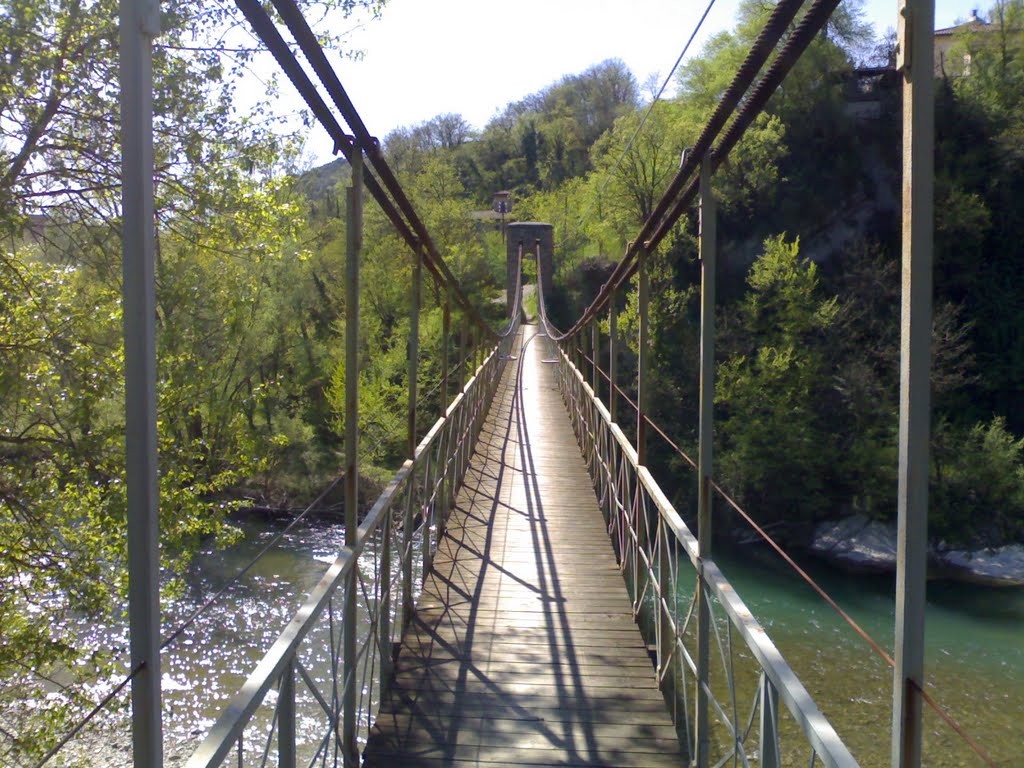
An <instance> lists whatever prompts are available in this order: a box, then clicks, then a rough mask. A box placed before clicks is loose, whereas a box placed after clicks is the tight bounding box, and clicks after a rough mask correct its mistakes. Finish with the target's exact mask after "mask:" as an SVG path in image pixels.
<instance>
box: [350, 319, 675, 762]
mask: <svg viewBox="0 0 1024 768" xmlns="http://www.w3.org/2000/svg"><path fill="white" fill-rule="evenodd" d="M523 333H524V336H525V338H526V340H527V343H526V346H525V349H524V348H523V347H522V345H519V346H518V347H517V349H518V350H519V352H518V353H519V354H520V355H521V359H520V360H513V361H510V362H509V364H508V365H507V367H506V370H505V374H504V378H503V381H502V382H501V386H500V387H499V389H498V392H497V395H496V397H495V400H494V403H493V404H492V406H491V411H490V414H489V415H488V419H487V422H486V425H485V427H484V430H483V432H482V434H481V438H480V441H479V443H478V445H477V452H476V455H475V456H474V458H473V461H472V464H471V467H470V469H469V472H468V473H467V476H466V481H465V485H464V486H463V488H462V490H461V492H460V494H459V495H458V497H457V499H456V503H455V508H454V510H453V511H452V513H451V516H450V518H449V525H448V529H447V531H446V534H445V536H444V538H443V540H442V541H441V544H440V546H439V548H438V551H437V554H436V558H435V562H434V569H433V571H432V573H431V574H430V576H429V577H428V579H427V581H426V584H425V587H424V591H423V594H422V595H421V596H420V599H419V601H418V604H417V610H416V614H415V617H414V619H413V621H412V623H411V625H410V627H409V629H408V630H407V632H406V634H405V637H404V638H403V642H402V648H401V652H400V655H399V657H398V660H397V664H396V672H395V679H394V681H393V683H392V685H391V687H390V691H389V693H388V695H387V696H386V697H385V699H384V701H383V703H382V706H381V710H380V714H379V716H378V718H377V722H376V725H375V726H374V727H373V729H372V730H371V733H370V738H369V744H368V745H367V748H366V750H365V752H364V765H367V766H396V767H397V766H423V767H425V768H430V767H431V766H442V765H443V766H453V767H454V768H460V767H462V766H466V767H468V766H486V768H506V766H507V767H509V768H510V767H511V766H522V765H529V766H534V767H535V768H536V767H537V766H549V765H550V766H553V765H559V766H567V765H568V766H584V765H586V766H618V767H622V768H625V767H626V766H650V767H651V768H654V767H655V766H669V765H671V766H679V765H682V764H683V760H682V757H681V754H680V748H679V744H678V741H677V739H676V734H675V729H674V727H673V725H672V723H671V720H670V718H669V715H668V713H667V711H666V708H665V704H664V701H663V699H662V696H661V693H660V692H659V691H658V689H657V686H656V683H655V679H654V669H653V666H652V664H651V661H650V657H649V656H648V653H647V650H646V647H645V645H644V642H643V640H642V638H641V636H640V632H639V630H638V629H637V627H636V624H635V623H634V621H633V615H632V610H631V606H630V601H629V598H628V597H627V593H626V588H625V584H624V582H623V578H622V575H621V573H620V571H619V569H618V566H617V564H616V561H615V556H614V553H613V551H612V547H611V544H610V541H609V538H608V535H607V533H606V532H605V526H604V520H603V518H602V515H601V511H600V509H599V507H598V503H597V499H596V497H595V495H594V490H593V486H592V484H591V482H590V479H589V477H588V475H587V471H586V468H585V466H584V463H583V459H582V457H581V455H580V451H579V448H578V447H577V444H576V439H575V437H574V435H573V432H572V427H571V425H570V423H569V418H568V416H567V414H566V411H565V407H564V406H563V404H562V401H561V397H560V395H559V392H558V386H557V381H556V375H557V370H556V367H555V366H554V365H550V364H545V363H544V362H543V357H544V355H545V354H548V353H549V349H548V342H547V340H546V339H545V338H544V337H538V338H535V339H534V340H533V341H532V342H531V341H530V339H531V338H532V337H534V336H535V335H536V334H537V333H538V330H537V328H536V327H534V326H525V327H524V329H523Z"/></svg>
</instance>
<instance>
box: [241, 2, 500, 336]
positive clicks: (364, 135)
mask: <svg viewBox="0 0 1024 768" xmlns="http://www.w3.org/2000/svg"><path fill="white" fill-rule="evenodd" d="M237 1H238V2H246V3H253V2H254V0H237ZM272 2H273V5H274V8H276V9H277V12H278V13H279V14H280V15H281V18H282V20H283V21H284V23H285V25H286V26H287V27H288V30H289V31H290V32H291V34H292V36H293V37H294V38H295V41H296V42H297V43H298V44H299V47H300V48H301V49H302V52H303V54H304V55H305V57H306V60H307V61H308V62H309V64H310V66H311V67H312V68H313V71H314V72H315V73H316V75H317V77H318V78H319V79H320V82H321V83H323V86H324V88H325V89H326V90H327V93H328V95H329V96H330V97H331V100H332V101H333V102H334V104H335V106H336V107H337V108H338V111H339V112H341V115H342V117H344V118H345V122H347V123H348V125H349V127H350V128H351V129H352V132H353V133H354V134H355V143H356V144H357V145H358V146H360V147H362V148H364V149H365V150H366V155H367V158H368V159H369V161H370V165H371V166H372V167H373V169H374V170H375V171H376V172H377V174H378V175H379V176H380V180H381V183H382V184H383V185H384V188H385V189H386V190H387V192H389V193H390V195H391V197H392V198H393V200H394V203H395V205H397V207H398V210H399V211H401V213H402V215H403V216H404V217H405V221H406V222H408V225H409V227H410V228H411V229H412V231H413V232H414V233H415V239H416V242H418V243H421V244H422V245H423V248H424V250H425V251H426V253H425V256H426V258H425V259H424V262H425V263H426V264H428V265H429V267H430V268H431V270H432V271H433V272H435V274H438V275H439V276H440V277H441V278H442V279H443V281H444V282H445V283H446V284H447V285H450V286H452V289H453V294H454V296H455V300H456V303H457V304H459V305H460V306H461V307H462V308H463V310H464V311H465V312H467V313H468V314H469V315H470V317H471V318H472V320H473V322H474V323H475V324H476V325H478V326H479V327H480V328H481V329H482V330H484V331H485V332H487V333H490V334H491V335H492V336H497V335H498V334H496V333H495V332H494V331H493V329H491V328H490V326H489V325H487V323H486V322H485V321H484V319H483V318H482V317H481V316H480V313H479V312H478V311H477V310H476V308H475V307H473V305H472V304H471V303H470V302H469V299H467V298H466V296H465V294H464V293H463V292H462V289H461V287H460V286H459V284H458V281H457V280H456V279H455V276H454V275H453V274H452V273H451V270H449V268H448V265H447V264H446V263H445V261H444V259H443V258H442V256H441V253H440V251H438V249H437V246H436V245H435V244H434V241H433V239H432V238H431V237H430V233H429V232H428V231H427V228H426V226H425V225H424V224H423V221H422V220H421V219H420V217H419V215H418V214H417V213H416V209H415V208H414V206H413V204H412V202H410V200H409V197H408V195H406V194H405V190H404V189H403V188H402V185H401V183H399V181H398V179H397V178H396V177H395V174H394V172H393V171H392V170H391V167H390V166H389V165H388V163H387V160H385V158H384V156H383V154H382V153H381V151H380V145H379V142H378V141H377V140H376V139H375V138H374V137H373V136H371V135H370V132H369V131H368V130H367V128H366V125H365V124H364V123H363V119H362V117H361V116H360V115H359V112H358V110H356V108H355V106H354V105H353V104H352V100H351V99H350V98H349V97H348V94H347V93H346V92H345V88H344V86H342V84H341V80H340V79H339V78H338V75H337V73H336V72H335V71H334V68H333V67H332V66H331V64H330V62H329V61H328V60H327V56H326V54H325V53H324V50H323V47H322V46H321V45H320V41H319V40H317V38H316V35H315V34H314V33H313V30H312V29H310V27H309V24H308V23H307V22H306V19H305V17H304V16H303V15H302V11H301V10H300V9H299V7H298V5H297V4H296V3H295V2H294V0H272ZM257 5H258V4H257ZM260 11H261V12H262V13H263V15H264V16H266V23H270V24H271V25H273V22H272V21H271V20H270V17H269V16H267V15H266V12H265V11H263V10H262V6H260ZM275 31H276V30H275ZM261 37H262V35H261ZM288 54H289V56H291V57H292V59H293V61H294V56H293V55H292V54H291V51H290V50H289V51H288Z"/></svg>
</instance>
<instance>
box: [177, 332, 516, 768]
mask: <svg viewBox="0 0 1024 768" xmlns="http://www.w3.org/2000/svg"><path fill="white" fill-rule="evenodd" d="M514 325H517V324H514ZM509 337H511V338H514V333H512V334H509ZM511 343H512V342H511V341H508V342H506V344H511ZM501 346H504V345H499V347H496V348H494V349H493V350H492V352H491V354H490V355H489V356H488V357H487V358H486V359H485V360H484V362H483V364H482V365H481V366H480V367H479V368H478V369H477V371H476V374H475V375H474V376H473V377H472V378H471V379H470V380H469V382H468V383H467V384H466V386H465V387H464V389H463V391H462V392H461V393H460V394H459V395H458V396H457V397H456V398H455V400H454V401H453V402H452V404H451V405H450V406H449V407H448V409H447V411H446V413H445V415H444V416H443V417H441V418H440V419H438V421H437V422H436V423H435V424H434V426H433V427H432V428H431V430H430V431H429V432H428V433H427V435H426V436H425V437H424V438H423V439H422V440H421V441H420V443H419V446H418V447H417V448H416V451H415V456H414V458H412V459H409V460H407V461H406V462H405V463H404V464H403V466H402V467H401V469H399V470H398V472H397V473H396V474H395V475H394V477H393V478H392V480H391V482H390V483H389V484H388V486H387V487H386V488H385V490H384V492H383V493H382V494H381V496H380V497H379V498H378V499H377V501H376V503H375V504H374V505H373V507H372V508H371V509H370V511H369V512H368V514H367V516H366V518H365V519H364V520H363V522H362V523H361V524H360V526H359V529H358V537H357V541H356V543H355V544H354V545H352V546H346V547H345V548H344V549H343V550H342V551H341V553H340V554H339V555H338V557H337V559H336V560H335V561H334V563H333V564H332V565H331V566H330V568H329V569H328V570H327V572H326V573H325V574H324V576H323V578H322V579H321V580H320V582H319V584H317V586H316V587H315V588H314V589H313V591H312V592H311V593H310V595H309V597H308V598H307V599H306V601H305V603H304V604H303V606H302V607H301V608H300V609H299V611H298V612H297V613H296V615H295V617H294V618H293V619H292V621H291V622H290V623H289V625H288V626H287V627H286V629H285V630H284V632H282V633H281V635H280V636H279V637H278V639H277V640H276V641H275V643H274V644H273V646H272V647H271V649H270V650H269V651H268V652H267V653H266V655H265V656H264V657H263V659H262V660H261V661H260V662H259V664H258V665H257V666H256V668H255V669H254V670H253V672H252V673H251V674H250V675H249V677H248V679H247V680H246V682H245V684H244V685H243V686H242V688H241V690H240V691H239V692H238V694H237V695H236V696H235V697H234V699H233V700H232V701H231V702H230V703H229V705H228V706H227V708H226V709H225V710H224V712H223V714H222V715H221V716H220V718H219V719H218V720H217V723H216V724H215V725H214V727H213V728H212V729H211V731H210V732H209V734H208V735H207V736H206V738H205V740H204V741H203V742H202V744H201V745H200V746H199V748H198V749H197V750H196V752H195V753H194V754H193V755H192V757H191V758H190V760H189V761H188V763H187V765H188V766H189V768H199V767H200V766H216V765H224V764H231V765H246V766H262V765H268V764H277V765H282V766H294V765H298V764H304V765H311V764H317V763H318V762H319V761H323V760H327V761H329V762H330V764H335V761H340V762H343V763H344V764H346V765H357V764H358V754H359V751H360V746H361V744H363V743H365V739H366V734H367V731H368V729H369V726H370V723H371V722H372V717H373V715H374V714H375V713H376V709H377V707H378V706H379V703H380V699H381V696H382V693H383V690H384V687H385V686H386V685H387V683H388V680H389V678H390V674H391V666H392V662H393V658H394V653H395V650H396V646H397V642H398V639H399V638H400V637H401V634H402V631H403V629H404V628H405V626H406V624H407V623H408V621H409V619H410V617H411V614H412V607H413V601H414V600H415V598H416V596H417V595H418V593H419V590H420V589H421V588H422V579H423V578H424V575H425V574H426V573H427V572H428V571H429V567H430V563H431V561H432V558H433V554H434V552H435V550H436V548H437V543H438V541H439V539H440V537H441V536H442V535H443V532H444V526H445V520H446V516H447V512H448V510H449V508H450V506H451V501H452V499H453V498H454V495H455V493H456V491H457V490H458V487H459V485H460V484H461V482H462V478H463V476H464V475H465V471H466V467H467V466H468V463H469V459H470V456H471V455H472V452H473V445H474V443H475V441H476V438H477V437H478V436H479V432H480V429H481V427H482V425H483V421H484V418H485V417H486V415H487V411H488V407H489V405H490V402H491V400H492V398H493V396H494V392H495V389H496V387H497V384H498V381H499V379H500V376H501V373H502V370H503V368H504V364H505V360H506V359H507V357H508V351H509V350H503V349H501V348H500V347H501ZM353 620H354V621H355V622H356V624H357V632H356V637H357V642H356V643H355V644H354V646H353V647H351V648H346V643H345V639H344V632H343V629H344V627H345V624H346V622H347V621H353Z"/></svg>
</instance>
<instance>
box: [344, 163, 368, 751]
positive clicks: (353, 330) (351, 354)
mask: <svg viewBox="0 0 1024 768" xmlns="http://www.w3.org/2000/svg"><path fill="white" fill-rule="evenodd" d="M346 203H347V211H346V213H347V220H346V222H345V227H346V272H347V278H348V279H347V285H346V286H345V546H346V547H354V546H355V544H356V540H357V537H358V535H359V260H360V256H361V251H362V248H363V152H362V149H360V148H357V151H356V152H355V153H354V154H353V155H352V186H351V187H349V189H348V190H347V195H346ZM356 578H357V569H355V568H353V569H352V575H351V577H350V578H349V582H348V584H347V585H346V586H345V612H344V618H343V622H344V623H343V626H342V657H343V662H344V671H345V675H344V688H343V691H342V708H343V711H344V713H343V719H342V720H343V721H342V742H343V743H342V747H343V750H344V757H345V768H355V767H356V766H358V765H359V751H358V747H357V745H356V722H357V717H358V713H357V711H356V707H357V704H356V702H357V691H356V661H357V654H356V651H357V648H356V629H357V624H358V620H357V613H356Z"/></svg>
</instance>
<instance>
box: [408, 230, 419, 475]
mask: <svg viewBox="0 0 1024 768" xmlns="http://www.w3.org/2000/svg"><path fill="white" fill-rule="evenodd" d="M411 282H412V284H411V286H410V287H409V346H408V353H409V361H408V363H409V403H408V408H407V412H408V425H407V426H408V429H407V434H408V445H407V450H406V452H407V455H408V457H409V458H410V459H412V458H415V454H416V415H417V411H416V398H417V396H418V394H419V393H418V391H417V385H418V384H419V381H418V378H419V365H420V304H421V302H422V293H423V250H422V249H421V248H417V249H416V250H415V252H414V253H413V257H412V277H411Z"/></svg>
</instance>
